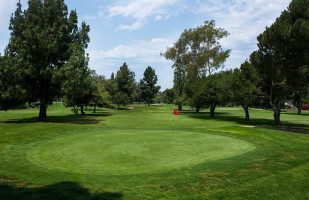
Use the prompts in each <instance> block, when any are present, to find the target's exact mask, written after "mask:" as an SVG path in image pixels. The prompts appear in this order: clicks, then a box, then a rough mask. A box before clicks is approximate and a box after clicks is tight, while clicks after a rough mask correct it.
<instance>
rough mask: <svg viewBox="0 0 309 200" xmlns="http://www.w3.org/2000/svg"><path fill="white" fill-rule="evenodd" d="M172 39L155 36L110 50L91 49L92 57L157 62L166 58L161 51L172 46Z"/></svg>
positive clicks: (95, 58) (96, 58)
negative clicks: (161, 54) (148, 39)
mask: <svg viewBox="0 0 309 200" xmlns="http://www.w3.org/2000/svg"><path fill="white" fill-rule="evenodd" d="M172 44H173V43H172V41H169V40H166V39H163V38H154V39H152V40H150V41H144V40H139V41H134V42H132V44H129V45H119V46H116V47H114V48H112V49H110V50H106V51H103V50H92V51H90V52H89V53H90V56H91V59H94V60H102V59H117V60H118V59H122V60H125V59H128V58H134V59H138V60H140V61H146V62H147V61H148V62H157V61H162V59H163V60H164V58H162V57H161V56H160V52H162V51H164V50H166V47H167V46H171V45H172Z"/></svg>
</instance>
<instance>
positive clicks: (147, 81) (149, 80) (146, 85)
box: [140, 66, 160, 106]
mask: <svg viewBox="0 0 309 200" xmlns="http://www.w3.org/2000/svg"><path fill="white" fill-rule="evenodd" d="M157 81H158V77H157V75H156V73H155V70H154V69H152V68H151V67H150V66H148V67H147V69H146V70H145V72H144V78H143V79H142V80H141V81H140V88H141V97H142V98H143V99H144V101H145V102H146V103H147V104H148V106H149V105H150V103H151V100H152V99H153V98H154V97H155V96H156V94H157V93H158V92H159V90H160V86H156V84H157Z"/></svg>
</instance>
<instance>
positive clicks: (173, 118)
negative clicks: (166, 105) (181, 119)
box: [172, 113, 175, 133]
mask: <svg viewBox="0 0 309 200" xmlns="http://www.w3.org/2000/svg"><path fill="white" fill-rule="evenodd" d="M174 115H175V114H174V113H173V123H172V133H174Z"/></svg>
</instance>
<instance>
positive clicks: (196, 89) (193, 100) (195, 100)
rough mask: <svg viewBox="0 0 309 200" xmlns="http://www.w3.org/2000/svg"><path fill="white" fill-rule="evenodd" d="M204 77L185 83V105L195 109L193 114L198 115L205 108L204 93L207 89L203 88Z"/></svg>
mask: <svg viewBox="0 0 309 200" xmlns="http://www.w3.org/2000/svg"><path fill="white" fill-rule="evenodd" d="M205 79H206V77H203V78H200V79H190V80H189V81H188V82H187V83H186V87H185V93H186V95H187V101H186V103H187V104H188V105H190V106H191V107H192V108H195V112H196V113H198V112H199V111H200V109H202V108H205V107H206V106H207V99H206V96H207V94H206V92H207V91H208V90H207V89H208V88H205V86H206V85H205V84H204V81H205Z"/></svg>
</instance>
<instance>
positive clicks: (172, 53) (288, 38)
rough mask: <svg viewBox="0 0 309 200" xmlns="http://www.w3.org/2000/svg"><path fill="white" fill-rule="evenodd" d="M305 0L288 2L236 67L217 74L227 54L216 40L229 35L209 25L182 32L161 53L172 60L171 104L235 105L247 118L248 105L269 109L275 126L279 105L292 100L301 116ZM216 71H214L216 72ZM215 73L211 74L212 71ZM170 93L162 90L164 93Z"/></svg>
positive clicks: (305, 75) (307, 50)
mask: <svg viewBox="0 0 309 200" xmlns="http://www.w3.org/2000/svg"><path fill="white" fill-rule="evenodd" d="M308 10H309V0H293V1H292V2H291V3H290V5H289V7H288V8H287V10H284V11H283V12H282V13H281V15H280V16H279V17H278V18H277V19H276V21H275V22H274V23H273V24H272V25H271V26H270V27H266V29H265V31H264V32H263V33H261V34H260V35H259V36H258V37H257V40H258V44H257V46H258V50H256V51H254V52H253V53H252V54H251V55H250V59H249V60H246V61H245V62H244V63H243V64H242V65H241V66H240V68H239V69H235V70H229V71H221V72H220V71H219V70H220V69H222V68H223V67H224V62H225V60H226V59H227V58H228V57H229V55H230V50H223V49H222V48H221V45H220V43H219V40H220V39H222V38H224V37H227V36H228V35H229V33H228V32H227V31H225V30H224V29H222V28H216V27H215V22H214V21H213V20H212V21H206V22H205V23H204V24H203V25H202V26H198V27H197V28H193V29H188V30H185V31H184V32H183V33H182V34H181V36H180V38H179V39H178V41H177V42H176V43H174V46H173V47H170V48H167V50H166V52H164V53H162V55H163V56H164V57H165V58H166V59H168V60H172V61H173V62H174V64H173V66H172V67H173V68H174V86H173V103H175V104H177V105H178V109H179V110H182V105H184V104H186V105H190V106H191V107H194V108H195V109H196V112H199V110H200V109H201V108H205V107H209V108H210V114H211V116H212V117H213V116H214V114H215V113H214V112H215V108H216V106H218V105H227V104H234V105H241V106H242V107H243V108H244V110H245V113H246V119H247V120H249V111H248V108H249V106H260V107H270V108H271V109H272V110H273V111H274V121H275V125H280V113H281V109H282V108H283V107H284V103H285V102H286V101H288V100H290V101H292V102H293V103H294V105H295V106H296V107H297V109H298V113H299V114H301V107H302V105H303V103H304V101H305V100H306V99H307V100H308V94H309V66H308V65H309V45H308V44H309V12H308ZM218 71H219V72H218ZM213 72H216V73H213ZM168 94H169V97H170V96H171V95H170V91H166V92H165V93H164V95H165V96H166V97H168V96H167V95H168Z"/></svg>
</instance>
